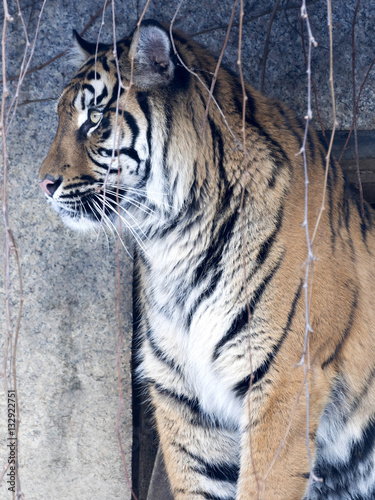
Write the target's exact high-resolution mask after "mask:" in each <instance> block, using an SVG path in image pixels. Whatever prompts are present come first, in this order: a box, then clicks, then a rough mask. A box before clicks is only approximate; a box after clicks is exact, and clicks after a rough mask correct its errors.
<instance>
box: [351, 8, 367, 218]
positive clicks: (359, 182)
mask: <svg viewBox="0 0 375 500" xmlns="http://www.w3.org/2000/svg"><path fill="white" fill-rule="evenodd" d="M360 3H361V0H358V1H357V5H356V7H355V12H354V17H353V24H352V80H353V125H354V151H355V164H356V170H357V182H358V189H359V198H360V201H361V204H360V207H361V216H362V219H364V218H365V209H364V206H363V188H362V180H361V170H360V168H359V154H358V133H357V116H358V107H357V106H356V97H355V96H356V82H355V22H356V19H357V14H358V9H359V5H360Z"/></svg>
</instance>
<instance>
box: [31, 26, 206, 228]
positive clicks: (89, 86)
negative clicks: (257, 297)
mask: <svg viewBox="0 0 375 500" xmlns="http://www.w3.org/2000/svg"><path fill="white" fill-rule="evenodd" d="M176 37H177V38H176V47H177V50H178V52H179V53H180V52H181V54H182V57H183V58H184V59H185V60H186V61H187V64H190V65H192V66H194V56H193V55H192V54H190V53H189V51H186V49H184V43H183V42H182V41H181V38H179V37H178V36H177V35H176ZM75 38H76V46H77V49H76V50H77V52H78V53H79V57H80V58H81V61H80V63H81V66H80V69H79V71H78V73H77V74H76V75H75V76H74V78H73V79H72V80H71V81H70V83H69V84H68V85H67V86H66V88H65V89H64V91H63V93H62V95H61V98H60V100H59V103H58V114H59V125H58V130H57V133H56V137H55V139H54V141H53V144H52V146H51V148H50V151H49V153H48V155H47V157H46V159H45V160H44V162H43V164H42V166H41V168H40V172H39V179H38V184H39V186H40V187H41V188H42V190H43V191H44V193H45V195H46V197H47V199H48V201H49V202H50V204H51V205H52V207H53V208H54V209H55V210H56V211H57V212H58V213H59V214H60V216H61V217H62V219H63V221H64V222H65V223H66V224H67V225H68V226H70V227H71V228H73V229H80V230H86V229H89V228H93V227H95V226H97V225H98V224H100V223H101V222H102V221H104V223H105V224H107V225H108V226H113V225H115V224H116V222H115V221H117V220H118V217H120V218H123V217H124V215H125V214H126V222H125V223H126V224H127V225H128V226H132V225H133V221H134V222H135V220H137V224H138V226H139V220H140V219H142V218H143V219H145V218H147V217H148V216H149V215H150V213H151V212H153V211H154V210H158V211H159V220H161V219H163V217H165V218H167V217H168V212H169V211H171V210H174V211H175V212H178V210H180V209H181V207H182V206H183V205H184V203H185V202H186V195H187V193H188V192H189V189H190V188H191V186H192V184H193V182H194V181H193V176H194V155H193V154H191V155H190V156H191V157H190V158H189V152H191V151H192V150H193V149H194V147H195V145H194V144H195V143H196V142H199V141H200V140H201V137H199V133H197V132H196V130H197V129H198V126H197V123H198V122H199V123H201V122H202V118H203V113H204V102H203V103H201V105H200V106H201V108H202V109H201V111H199V110H198V111H196V112H193V111H192V110H191V109H192V107H191V104H189V99H191V98H189V97H187V95H188V93H187V92H186V90H187V89H188V88H189V87H190V86H191V85H192V83H191V80H192V79H191V76H190V73H189V72H188V71H187V70H186V69H185V68H184V67H183V66H182V65H180V64H178V58H177V56H176V54H175V52H174V50H173V44H172V41H171V39H170V36H169V32H168V31H167V30H166V29H164V27H162V26H161V25H160V24H158V23H156V22H154V21H146V22H143V23H142V24H141V26H140V28H139V29H137V30H136V31H135V33H134V35H133V36H132V37H129V38H125V39H123V40H121V41H120V42H117V44H116V47H114V46H113V45H112V46H111V45H105V44H98V46H97V45H96V44H94V43H89V42H87V41H85V40H83V39H82V38H80V37H79V36H78V35H77V34H76V35H75ZM184 50H185V52H186V53H185V55H184V54H183V53H184ZM189 58H190V59H189ZM177 101H178V102H179V104H180V106H179V108H180V109H181V102H182V101H184V104H183V106H182V109H184V111H183V113H184V114H185V116H183V114H182V113H181V115H180V116H179V115H178V113H177V114H176V112H175V111H173V112H172V108H173V109H175V108H176V106H175V103H176V102H177ZM186 115H190V116H189V120H186ZM183 120H185V122H186V123H187V125H186V126H185V129H184V131H183V132H182V130H180V129H182V127H181V126H180V123H181V121H183ZM194 122H196V123H194ZM189 127H190V128H191V129H190V130H189ZM172 128H173V134H171V129H172ZM194 128H195V130H194ZM172 143H173V144H172ZM193 143H194V144H193ZM171 146H175V147H174V148H171ZM172 149H173V153H172V152H170V151H171V150H172ZM145 200H147V202H145Z"/></svg>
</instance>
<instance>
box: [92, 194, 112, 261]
mask: <svg viewBox="0 0 375 500" xmlns="http://www.w3.org/2000/svg"><path fill="white" fill-rule="evenodd" d="M93 201H94V200H93ZM87 204H88V206H89V207H90V209H91V213H93V214H94V217H95V219H96V220H97V221H98V223H99V229H98V231H97V232H96V241H98V239H99V235H100V227H101V226H100V219H99V217H98V216H97V214H96V210H94V209H93V207H92V205H91V203H90V201H88V203H87ZM104 222H105V224H106V226H107V227H109V226H108V223H107V222H106V221H104ZM109 229H110V230H111V228H109ZM104 235H105V237H106V240H107V251H108V252H109V238H108V234H107V233H106V231H104Z"/></svg>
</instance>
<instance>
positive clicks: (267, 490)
mask: <svg viewBox="0 0 375 500" xmlns="http://www.w3.org/2000/svg"><path fill="white" fill-rule="evenodd" d="M268 382H269V381H268ZM308 382H309V406H308V410H307V405H306V392H305V391H306V388H305V383H304V375H303V369H302V367H296V366H294V367H291V369H290V371H289V372H288V375H287V376H283V377H282V378H280V379H279V380H278V383H271V384H267V385H264V386H260V387H257V386H255V387H254V388H253V389H252V391H251V394H250V398H249V395H247V399H246V400H245V405H244V418H243V427H242V429H243V431H242V438H241V441H242V442H241V449H242V453H241V472H240V478H239V484H238V497H237V498H238V500H249V499H251V500H281V499H282V500H301V499H302V498H303V497H304V494H305V491H306V488H307V485H308V480H309V473H310V469H311V468H312V467H313V464H314V456H315V448H316V447H315V436H316V432H317V429H318V425H319V422H320V419H321V415H322V413H323V410H324V407H325V406H326V404H327V401H328V399H329V393H330V383H329V381H328V378H327V377H326V376H325V375H324V374H323V373H322V371H321V370H319V369H317V370H316V373H314V369H313V368H311V371H310V373H309V377H308ZM312 387H313V388H312ZM307 422H309V432H308V435H309V443H308V445H309V451H308V448H307V444H306V436H307V433H306V429H307ZM309 454H310V460H311V462H310V463H309ZM310 464H311V467H310Z"/></svg>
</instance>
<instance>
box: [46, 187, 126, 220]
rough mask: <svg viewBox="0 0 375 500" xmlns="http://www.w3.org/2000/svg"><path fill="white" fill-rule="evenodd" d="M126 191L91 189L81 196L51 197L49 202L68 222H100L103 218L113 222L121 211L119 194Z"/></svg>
mask: <svg viewBox="0 0 375 500" xmlns="http://www.w3.org/2000/svg"><path fill="white" fill-rule="evenodd" d="M123 195H124V191H122V190H119V193H118V194H117V193H115V194H114V193H110V192H108V191H106V190H104V189H96V190H91V191H90V192H89V193H85V194H83V195H82V196H81V197H74V198H72V199H67V200H61V199H57V200H55V199H51V198H49V200H48V201H49V202H50V203H51V205H52V208H53V209H54V210H55V211H56V212H57V214H58V215H59V216H60V217H61V218H62V219H63V220H64V222H67V223H68V225H69V221H72V222H74V221H81V222H83V221H85V220H87V221H90V222H94V223H96V224H100V223H101V221H102V219H103V218H106V219H107V220H108V219H109V220H110V221H111V222H113V221H114V219H116V218H117V215H118V211H119V201H118V199H119V196H123Z"/></svg>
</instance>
